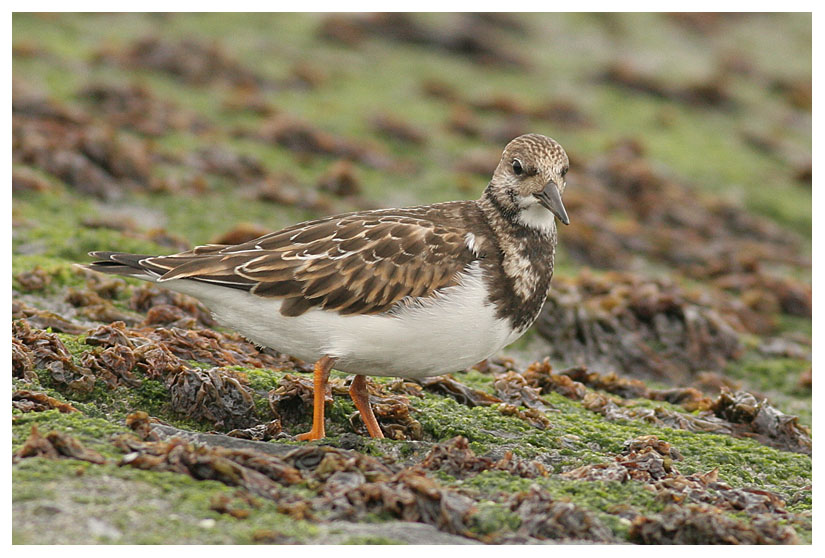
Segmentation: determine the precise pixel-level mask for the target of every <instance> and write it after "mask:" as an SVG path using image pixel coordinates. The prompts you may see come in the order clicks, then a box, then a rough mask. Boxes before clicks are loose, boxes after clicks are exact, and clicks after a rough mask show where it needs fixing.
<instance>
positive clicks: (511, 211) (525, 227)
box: [476, 186, 556, 246]
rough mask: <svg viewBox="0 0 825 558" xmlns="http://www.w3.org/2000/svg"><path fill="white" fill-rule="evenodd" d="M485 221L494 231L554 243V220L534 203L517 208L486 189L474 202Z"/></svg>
mask: <svg viewBox="0 0 825 558" xmlns="http://www.w3.org/2000/svg"><path fill="white" fill-rule="evenodd" d="M476 203H477V204H478V206H479V207H480V208H481V211H482V213H483V214H484V216H485V217H486V218H487V221H488V222H489V223H490V225H491V226H493V227H494V228H495V229H496V230H508V232H510V234H515V235H516V236H519V237H521V236H530V235H538V236H539V237H542V239H543V240H544V241H545V242H548V241H549V242H552V244H553V245H554V246H555V243H556V218H555V216H554V215H553V213H551V212H550V211H549V210H547V209H546V208H544V207H542V206H541V204H539V203H535V204H532V205H530V206H529V207H524V208H522V207H519V206H518V205H516V204H515V203H514V200H502V199H500V198H499V196H497V195H496V191H495V190H494V189H493V188H491V187H489V186H488V187H487V188H486V189H485V190H484V193H483V194H482V196H481V198H480V199H479V200H477V201H476Z"/></svg>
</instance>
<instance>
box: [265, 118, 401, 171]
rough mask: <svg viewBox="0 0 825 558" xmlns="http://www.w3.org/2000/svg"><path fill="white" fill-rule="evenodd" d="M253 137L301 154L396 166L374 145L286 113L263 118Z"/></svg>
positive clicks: (395, 168) (397, 166)
mask: <svg viewBox="0 0 825 558" xmlns="http://www.w3.org/2000/svg"><path fill="white" fill-rule="evenodd" d="M254 137H256V138H257V139H259V140H261V141H266V142H272V143H275V144H278V145H280V146H281V147H283V148H285V149H288V150H290V151H293V152H295V153H297V154H299V155H303V156H312V155H327V156H334V157H339V158H342V159H349V160H352V161H358V162H360V163H363V164H365V165H368V166H370V167H374V168H378V169H384V170H398V169H399V163H398V162H397V161H395V160H394V159H393V158H392V157H391V156H389V155H387V154H386V153H385V152H384V150H383V149H382V148H380V147H379V146H377V145H372V144H366V143H361V142H356V141H355V140H351V139H347V138H344V137H341V136H337V135H335V134H333V133H331V132H328V131H325V130H322V129H319V128H316V127H314V126H312V125H311V124H309V123H307V122H304V121H302V120H298V119H297V118H294V117H292V116H289V115H286V114H277V115H275V116H273V117H272V118H269V119H267V120H265V121H264V122H263V123H262V124H261V126H260V127H259V128H258V131H257V133H256V134H255V135H254Z"/></svg>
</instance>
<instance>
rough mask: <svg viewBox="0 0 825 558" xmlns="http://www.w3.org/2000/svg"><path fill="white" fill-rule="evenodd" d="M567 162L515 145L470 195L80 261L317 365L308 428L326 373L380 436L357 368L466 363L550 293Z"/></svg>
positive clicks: (365, 371) (531, 138)
mask: <svg viewBox="0 0 825 558" xmlns="http://www.w3.org/2000/svg"><path fill="white" fill-rule="evenodd" d="M568 166H569V162H568V158H567V154H566V153H565V151H564V149H562V147H561V145H559V144H558V143H557V142H556V141H555V140H553V139H550V138H548V137H545V136H542V135H538V134H527V135H523V136H520V137H518V138H516V139H514V140H512V141H511V142H510V143H509V144H507V147H506V148H505V149H504V152H503V154H502V156H501V160H500V161H499V163H498V166H497V167H496V170H495V172H494V173H493V177H492V180H491V181H490V183H489V185H488V186H487V188H486V189H485V190H484V193H483V195H482V196H481V198H480V199H478V200H474V201H453V202H445V203H437V204H433V205H425V206H418V207H407V208H403V209H380V210H374V211H362V212H356V213H347V214H343V215H337V216H334V217H326V218H323V219H318V220H314V221H307V222H305V223H299V224H297V225H293V226H291V227H287V228H285V229H283V230H280V231H277V232H273V233H270V234H267V235H264V236H262V237H260V238H257V239H255V240H250V241H248V242H244V243H242V244H238V245H235V246H227V245H216V244H207V245H205V246H198V247H196V248H194V249H192V250H189V251H187V252H182V253H180V254H173V255H169V256H149V255H137V254H125V253H120V252H92V253H91V254H90V255H91V256H94V257H96V258H99V261H95V262H94V263H92V264H90V265H89V266H88V267H89V268H90V269H93V270H96V271H102V272H104V273H115V274H119V275H126V276H130V277H136V278H139V279H144V280H147V281H153V282H155V283H158V284H160V285H162V286H164V287H166V288H169V289H172V290H174V291H178V292H181V293H185V294H187V295H191V296H193V297H195V298H197V299H199V300H200V301H202V302H203V303H204V304H205V305H206V306H207V307H208V308H209V309H210V310H211V311H212V312H213V313H214V315H215V318H216V319H217V320H218V321H219V322H220V323H223V324H225V325H227V326H229V327H231V328H233V329H235V330H237V331H238V332H240V333H241V334H243V335H244V336H245V337H247V338H248V339H250V340H251V341H253V342H255V343H257V344H259V345H262V346H264V347H270V348H272V349H275V350H277V351H280V352H284V353H287V354H290V355H293V356H296V357H298V358H301V359H303V360H305V361H308V362H315V374H314V389H315V393H314V412H313V424H312V429H311V430H310V431H309V432H307V433H305V434H301V435H299V437H298V438H299V439H301V440H316V439H319V438H323V437H324V436H325V432H324V394H325V392H326V389H327V380H328V378H329V372H330V370H331V369H332V368H333V366H334V367H335V369H337V370H341V371H344V372H349V373H353V374H356V376H355V378H354V380H353V381H352V384H351V387H350V390H349V391H350V395H351V396H352V399H353V401H354V402H355V405H356V407H357V408H358V411H359V412H360V413H361V417H362V419H363V421H364V424H365V425H366V427H367V430H368V431H369V433H370V435H371V436H372V437H375V438H383V434H382V432H381V428H380V427H379V425H378V422H377V421H376V420H375V416H374V414H373V412H372V409H371V408H370V405H369V398H368V395H367V390H366V378H365V375H371V376H400V377H405V378H422V377H426V376H434V375H438V374H443V373H447V372H453V371H457V370H462V369H464V368H466V367H468V366H471V365H473V364H476V363H478V362H480V361H482V360H484V359H486V358H488V357H490V356H491V355H493V354H495V353H496V352H498V351H499V350H500V349H502V348H503V347H505V346H506V345H508V344H510V343H512V342H513V341H515V340H516V339H518V338H519V337H520V336H521V335H522V334H523V333H524V332H525V331H526V330H527V328H528V327H530V325H531V324H532V323H533V321H534V320H535V319H536V316H538V314H539V311H540V310H541V307H542V305H543V304H544V301H545V299H546V298H547V294H548V291H549V289H550V278H551V276H552V275H553V257H554V253H555V247H556V222H555V219H556V218H558V219H559V220H560V221H561V222H562V223H564V224H568V223H569V220H568V217H567V212H566V211H565V209H564V205H563V204H562V199H561V195H562V193H563V192H564V188H565V185H566V183H565V178H564V177H565V174H566V173H567V169H568Z"/></svg>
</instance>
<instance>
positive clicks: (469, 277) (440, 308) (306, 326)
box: [162, 266, 524, 378]
mask: <svg viewBox="0 0 825 558" xmlns="http://www.w3.org/2000/svg"><path fill="white" fill-rule="evenodd" d="M162 286H163V287H167V288H169V289H172V290H175V291H179V292H182V293H185V294H188V295H191V296H194V297H195V298H197V299H199V300H201V301H202V302H203V303H204V304H206V306H207V307H208V308H209V309H210V310H212V312H213V313H214V315H215V317H216V319H217V320H218V321H219V322H221V323H222V324H224V325H226V326H228V327H231V328H232V329H234V330H236V331H238V332H240V333H241V334H243V335H244V336H245V337H247V338H248V339H250V340H252V341H254V342H255V343H258V344H260V345H263V346H265V347H270V348H272V349H275V350H277V351H280V352H283V353H287V354H289V355H292V356H295V357H298V358H300V359H302V360H305V361H308V362H314V361H315V360H317V359H319V358H320V357H322V356H324V355H328V356H330V357H334V358H336V359H337V360H336V362H335V365H334V368H335V369H336V370H341V371H344V372H349V373H355V374H366V375H370V376H401V377H407V378H420V377H425V376H434V375H438V374H444V373H447V372H455V371H458V370H463V369H464V368H467V367H468V366H471V365H473V364H475V363H477V362H479V361H481V360H484V359H485V358H487V357H489V356H491V355H493V354H495V353H497V352H498V351H499V350H501V349H502V348H503V347H504V346H506V345H508V344H510V343H512V342H513V341H515V340H516V339H518V338H519V337H520V336H521V334H522V333H524V332H523V331H520V332H514V331H513V330H512V329H511V327H510V323H509V321H508V320H506V319H505V320H501V319H498V318H496V317H495V307H494V306H493V305H492V304H490V303H489V302H488V301H487V294H486V289H485V288H484V283H483V282H482V280H481V271H480V269H479V268H478V266H474V267H472V268H470V270H469V272H468V273H465V274H463V276H462V280H461V282H460V283H459V284H458V285H456V286H454V287H449V288H447V289H444V290H443V291H442V292H441V293H439V294H438V295H437V296H434V297H431V298H429V299H425V300H424V301H423V302H421V301H419V302H415V303H412V304H409V305H407V306H405V307H403V308H401V309H399V310H396V311H394V312H392V313H387V314H372V315H357V316H342V315H340V314H338V313H336V312H327V311H322V310H316V309H312V310H309V311H307V312H306V313H304V314H302V315H300V316H296V317H285V316H283V315H281V313H280V311H279V310H280V306H281V301H280V300H277V299H266V298H261V297H257V296H254V295H251V294H249V293H248V292H246V291H243V290H239V289H231V288H226V287H219V286H216V285H211V284H208V283H202V282H196V281H190V280H185V279H184V280H179V281H168V282H164V283H163V284H162Z"/></svg>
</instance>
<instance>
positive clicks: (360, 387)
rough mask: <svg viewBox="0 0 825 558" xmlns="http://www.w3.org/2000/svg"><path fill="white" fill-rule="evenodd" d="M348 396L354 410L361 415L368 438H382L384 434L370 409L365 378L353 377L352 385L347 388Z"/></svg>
mask: <svg viewBox="0 0 825 558" xmlns="http://www.w3.org/2000/svg"><path fill="white" fill-rule="evenodd" d="M349 395H350V397H352V400H353V401H354V402H355V408H356V409H358V412H359V413H361V420H363V421H364V425H365V426H366V427H367V432H369V433H370V436H372V437H373V438H383V437H384V433H383V432H381V427H380V426H378V421H377V420H375V415H374V414H373V412H372V407H370V396H369V394H368V393H367V377H366V376H361V375H358V376H355V378H354V379H353V380H352V384H351V385H350V386H349Z"/></svg>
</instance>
